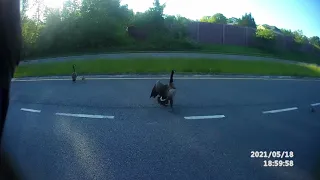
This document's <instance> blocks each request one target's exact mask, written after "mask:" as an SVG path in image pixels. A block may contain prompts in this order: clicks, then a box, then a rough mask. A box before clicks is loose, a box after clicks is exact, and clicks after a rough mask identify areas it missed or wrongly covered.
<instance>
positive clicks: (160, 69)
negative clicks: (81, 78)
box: [15, 58, 320, 77]
mask: <svg viewBox="0 0 320 180" xmlns="http://www.w3.org/2000/svg"><path fill="white" fill-rule="evenodd" d="M72 64H76V70H77V73H78V74H86V75H88V74H120V73H121V74H126V73H164V72H165V73H167V72H170V71H171V69H175V70H176V71H177V72H178V73H215V74H217V73H218V74H219V73H232V74H254V75H283V76H285V75H289V76H311V77H317V76H319V75H320V69H319V67H318V66H316V65H296V64H285V63H278V62H267V61H239V60H225V59H219V60H212V59H194V58H192V59H188V58H139V59H117V60H106V59H93V60H86V61H67V62H54V63H41V64H29V65H21V66H19V67H18V68H17V70H16V73H15V77H26V76H55V75H70V74H71V73H72Z"/></svg>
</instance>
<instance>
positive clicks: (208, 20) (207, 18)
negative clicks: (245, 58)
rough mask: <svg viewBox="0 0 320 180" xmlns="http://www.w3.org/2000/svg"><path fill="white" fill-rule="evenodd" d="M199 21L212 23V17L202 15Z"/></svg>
mask: <svg viewBox="0 0 320 180" xmlns="http://www.w3.org/2000/svg"><path fill="white" fill-rule="evenodd" d="M200 22H208V23H213V19H212V17H211V16H203V17H202V18H201V19H200Z"/></svg>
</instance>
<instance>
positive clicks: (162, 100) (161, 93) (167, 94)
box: [150, 70, 176, 108]
mask: <svg viewBox="0 0 320 180" xmlns="http://www.w3.org/2000/svg"><path fill="white" fill-rule="evenodd" d="M174 73H175V70H172V71H171V75H170V81H169V84H163V83H162V82H160V81H159V80H158V81H157V82H156V84H155V85H154V86H153V88H152V91H151V94H150V98H151V97H153V98H156V97H158V98H157V99H158V103H159V104H161V105H164V106H167V105H168V102H170V106H171V108H172V105H173V99H174V97H175V94H176V87H175V85H174V83H173V74H174Z"/></svg>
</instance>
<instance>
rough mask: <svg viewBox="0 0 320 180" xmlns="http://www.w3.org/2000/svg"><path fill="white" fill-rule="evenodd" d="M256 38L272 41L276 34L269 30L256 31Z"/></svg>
mask: <svg viewBox="0 0 320 180" xmlns="http://www.w3.org/2000/svg"><path fill="white" fill-rule="evenodd" d="M256 36H257V37H259V38H263V39H268V40H274V39H275V38H276V33H275V32H274V31H272V30H271V29H257V31H256Z"/></svg>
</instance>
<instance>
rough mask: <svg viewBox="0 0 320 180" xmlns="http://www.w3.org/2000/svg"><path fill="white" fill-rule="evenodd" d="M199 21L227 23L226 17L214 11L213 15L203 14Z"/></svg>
mask: <svg viewBox="0 0 320 180" xmlns="http://www.w3.org/2000/svg"><path fill="white" fill-rule="evenodd" d="M200 22H209V23H217V24H227V18H226V17H225V16H224V15H223V14H221V13H216V14H214V15H213V16H204V17H202V18H201V19H200Z"/></svg>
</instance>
